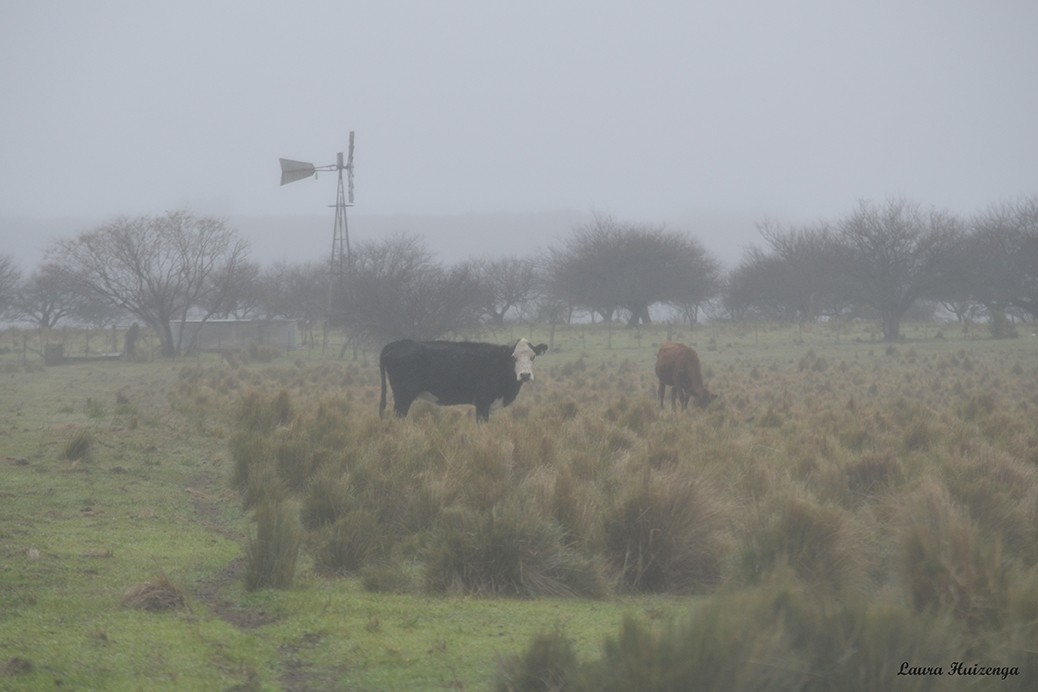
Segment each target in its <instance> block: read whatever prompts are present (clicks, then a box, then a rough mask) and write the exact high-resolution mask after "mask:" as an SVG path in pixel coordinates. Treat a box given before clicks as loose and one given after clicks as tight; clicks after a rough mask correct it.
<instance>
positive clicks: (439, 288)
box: [0, 196, 1038, 356]
mask: <svg viewBox="0 0 1038 692" xmlns="http://www.w3.org/2000/svg"><path fill="white" fill-rule="evenodd" d="M759 230H760V233H761V238H762V240H763V245H762V246H754V247H750V248H748V249H747V250H746V251H745V252H744V255H743V259H742V261H741V262H740V263H739V265H738V266H736V267H734V268H732V269H730V270H728V271H723V270H722V268H721V265H720V263H719V262H718V261H717V260H716V259H715V258H714V257H712V256H711V255H710V253H709V252H707V251H706V250H705V249H704V248H703V246H702V244H701V243H700V242H699V241H698V240H697V239H695V238H694V237H692V236H690V235H688V234H687V233H683V232H679V231H670V230H667V229H665V228H663V227H661V226H654V225H648V224H633V223H626V222H621V221H618V220H617V219H615V218H613V217H610V216H594V217H592V218H591V219H590V220H589V221H588V222H586V223H584V224H582V225H580V226H577V227H576V228H574V229H573V231H572V233H571V234H570V235H569V237H568V238H565V239H563V241H562V242H561V243H560V244H559V245H558V246H556V247H553V248H549V249H548V250H547V251H546V252H544V253H543V254H542V255H540V256H537V257H498V258H484V259H472V260H469V261H466V262H462V263H459V264H456V265H454V266H444V265H442V264H441V263H439V262H437V261H436V259H435V257H434V255H433V254H432V252H431V251H430V250H429V249H428V248H427V247H426V246H425V244H424V243H423V241H422V240H421V239H419V238H418V237H416V236H413V235H406V234H405V235H398V236H393V237H390V238H384V239H381V240H377V241H369V242H367V243H361V244H359V245H358V246H357V247H356V249H355V251H354V255H353V258H352V262H351V269H350V272H349V274H348V276H347V277H346V278H345V280H343V281H341V282H339V281H336V282H334V283H333V282H330V280H329V279H330V276H329V272H328V264H327V263H326V262H311V263H303V264H290V263H286V262H278V263H275V264H273V265H271V266H267V267H261V266H259V265H258V264H256V263H254V262H251V261H249V259H248V245H247V243H246V242H245V241H244V240H242V239H241V238H240V237H239V236H238V234H237V233H236V231H234V230H233V229H231V228H229V227H228V226H227V224H226V222H224V221H222V220H220V219H215V218H211V217H197V216H194V215H192V214H189V213H187V212H185V211H177V212H170V213H167V214H165V215H162V216H158V217H146V216H145V217H137V218H121V219H117V220H115V221H113V222H111V223H109V224H106V225H103V226H101V227H99V228H96V229H94V230H91V231H88V232H85V233H82V234H80V235H79V236H77V237H75V238H72V239H68V240H58V241H55V242H53V243H52V244H51V246H50V247H49V249H48V252H47V254H46V258H45V261H44V263H43V265H42V266H41V267H40V268H39V269H38V270H37V271H35V272H34V273H33V274H31V275H30V276H28V277H27V278H24V279H23V278H22V276H21V273H20V272H19V270H18V268H17V267H16V266H15V265H14V263H13V261H12V260H11V259H10V258H9V257H5V256H2V255H0V310H2V311H3V314H4V316H5V317H6V318H7V319H13V320H17V321H21V322H28V323H31V324H34V325H36V326H40V327H45V328H50V327H54V326H56V325H57V324H58V323H60V322H62V321H76V322H79V323H85V324H90V325H96V326H104V325H106V324H112V323H115V322H117V321H120V320H122V321H126V320H127V319H134V320H139V321H141V322H143V323H144V324H146V325H147V326H149V327H151V328H152V330H153V331H154V332H155V333H156V334H157V335H158V338H159V341H160V343H161V349H162V353H163V354H164V355H167V356H171V355H176V354H178V353H180V352H182V351H183V350H185V349H186V348H188V347H189V344H184V343H183V342H182V341H180V340H181V339H183V338H184V334H185V333H186V332H187V331H188V330H184V329H180V330H174V329H171V326H170V325H171V324H172V323H175V322H177V321H180V322H184V321H186V320H188V319H199V320H207V319H213V318H228V317H231V318H254V317H261V318H288V319H296V320H299V321H301V322H304V323H306V324H310V325H312V324H316V323H322V322H324V323H326V324H330V325H332V326H337V327H343V328H345V329H346V330H347V331H348V332H349V333H351V334H352V335H353V336H355V337H357V338H358V339H361V340H365V341H368V342H370V343H373V344H379V343H383V342H385V341H388V340H390V339H395V338H401V337H412V338H423V339H428V338H436V337H439V336H442V335H444V334H446V333H448V332H450V331H454V330H459V329H465V328H470V327H473V326H476V325H480V324H488V323H489V324H502V323H504V322H505V321H506V320H509V319H515V320H520V321H524V322H535V321H539V322H551V323H560V322H566V321H569V320H572V319H574V317H575V316H576V315H581V314H582V315H584V316H590V318H591V319H593V320H597V319H601V320H603V321H614V320H618V319H619V320H624V321H626V323H627V324H628V325H629V326H638V325H642V324H647V323H649V322H650V321H651V320H652V310H653V309H656V310H657V311H658V309H659V308H661V307H664V306H665V307H666V308H667V309H668V310H669V311H670V313H671V314H672V315H673V314H678V315H681V316H682V317H683V318H684V319H685V320H687V321H688V322H689V323H694V322H695V321H696V320H697V319H698V315H699V314H700V312H701V311H702V310H703V309H704V308H706V309H709V314H710V315H711V317H712V318H714V319H728V320H745V319H773V320H789V321H801V322H806V321H812V320H817V319H819V318H850V317H864V318H869V319H875V320H877V322H878V323H879V324H880V325H882V331H883V337H884V339H886V340H890V341H893V340H896V339H899V338H900V325H901V322H902V321H903V320H904V319H905V317H906V315H908V314H910V310H912V309H913V308H914V307H916V306H918V305H919V304H920V303H924V302H925V303H928V304H931V305H933V304H941V305H943V306H944V307H946V308H947V309H948V310H949V311H950V312H951V313H952V314H954V315H956V317H957V318H958V319H960V320H963V321H968V320H976V319H981V318H986V319H988V322H989V324H990V325H991V328H992V332H993V334H994V335H996V336H1005V335H1008V334H1010V333H1011V332H1012V325H1011V322H1010V318H1011V317H1013V316H1020V317H1023V318H1030V319H1035V318H1036V317H1038V196H1034V197H1028V198H1023V199H1020V200H1017V201H1014V202H1007V203H1002V204H999V205H995V206H992V207H990V208H989V209H987V210H985V211H983V212H982V213H980V214H977V215H976V216H975V217H973V218H970V219H965V220H964V219H960V218H958V217H956V216H954V215H951V214H948V213H946V212H942V211H939V210H936V209H932V208H924V207H923V206H921V205H919V204H917V203H915V202H912V201H909V200H906V199H904V198H892V199H889V200H887V201H886V202H884V203H880V204H876V203H873V202H867V201H862V202H860V203H859V204H858V206H857V208H855V209H854V210H853V211H852V212H851V213H849V214H847V215H846V216H844V217H842V218H840V219H837V220H835V221H832V222H826V221H823V222H819V223H816V224H812V225H807V226H799V227H783V226H781V225H779V224H775V223H772V222H764V223H762V224H760V226H759Z"/></svg>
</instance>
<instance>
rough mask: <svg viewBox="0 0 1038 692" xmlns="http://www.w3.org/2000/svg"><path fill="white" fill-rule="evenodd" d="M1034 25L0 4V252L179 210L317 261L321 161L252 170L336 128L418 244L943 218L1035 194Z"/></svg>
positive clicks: (409, 8) (647, 8)
mask: <svg viewBox="0 0 1038 692" xmlns="http://www.w3.org/2000/svg"><path fill="white" fill-rule="evenodd" d="M1036 36H1038V3H1035V2H1033V0H1010V1H1001V0H977V1H976V2H967V1H963V0H929V1H911V0H871V1H870V2H853V3H851V2H838V1H835V0H811V1H801V2H796V1H792V2H738V1H734V2H733V1H725V0H718V1H716V2H715V1H713V0H709V1H705V2H695V1H694V0H681V1H674V2H653V1H651V0H649V1H644V0H639V1H638V2H613V1H602V0H593V1H580V2H548V1H541V0H528V1H527V2H522V3H515V2H512V3H506V2H484V1H477V0H472V1H468V2H463V1H446V2H445V1H437V2H426V1H422V0H406V1H405V0H400V1H393V0H389V1H384V2H383V1H375V0H372V1H371V2H343V1H341V0H340V1H338V2H315V1H305V0H304V1H303V2H298V3H286V2H272V1H258V0H253V1H249V2H244V1H243V2H238V1H233V2H232V1H227V0H221V1H220V2H208V1H207V2H196V1H195V0H177V1H176V2H166V3H158V2H139V1H138V0H131V1H128V2H112V1H108V0H92V1H90V2H81V1H72V0H65V1H54V0H44V1H39V0H2V2H0V153H2V157H0V253H3V254H14V255H15V256H29V255H31V253H32V252H37V251H38V249H39V248H40V247H41V246H42V245H43V244H44V242H45V240H46V236H48V234H50V233H52V232H53V233H59V234H60V233H64V234H69V235H71V234H73V233H76V232H79V231H83V230H87V229H88V228H90V227H92V226H93V225H97V224H98V223H101V222H104V221H107V220H111V219H112V218H115V217H118V216H121V215H136V214H149V215H151V214H160V213H162V212H164V211H166V210H171V209H187V210H189V211H192V212H194V213H198V214H213V215H218V216H223V217H227V218H229V219H231V220H232V222H234V223H237V225H238V226H239V227H240V229H241V230H242V232H243V235H245V236H246V237H248V238H249V239H250V240H251V241H253V244H254V257H255V258H256V259H260V260H264V261H265V260H268V259H270V258H271V257H272V256H277V255H283V256H286V257H288V258H289V259H293V260H296V259H306V258H310V257H311V256H312V258H313V259H317V258H318V257H321V256H323V253H326V252H327V249H328V248H327V246H328V244H329V241H330V233H331V219H332V214H333V212H332V210H331V209H329V205H330V204H333V203H334V199H335V177H334V174H332V173H325V174H322V175H321V176H320V177H319V179H317V180H312V179H311V180H304V181H300V182H296V183H293V184H291V185H288V186H285V187H279V186H278V179H279V168H278V161H277V160H278V158H279V157H285V158H292V159H299V160H304V161H310V162H313V163H315V164H317V165H322V164H331V163H334V161H335V154H336V153H337V152H339V151H343V150H344V149H345V146H346V139H347V135H348V132H349V130H355V131H356V138H357V140H356V141H357V145H356V146H357V148H356V160H355V167H356V206H355V207H354V208H353V209H351V210H350V216H349V218H350V232H351V235H352V236H353V237H354V239H356V240H364V239H367V238H371V237H375V236H377V235H378V234H382V233H385V232H390V231H393V230H409V231H414V232H417V233H418V234H419V235H426V236H427V238H428V240H429V242H430V245H431V246H433V248H432V249H434V250H436V251H438V252H441V253H442V254H444V255H445V256H459V255H464V254H466V253H469V252H476V253H478V254H484V253H487V252H491V251H493V250H494V249H495V248H504V249H506V250H507V251H508V252H509V253H513V254H514V253H516V252H520V251H521V249H522V248H524V247H529V249H530V250H531V251H532V250H534V249H536V246H544V245H546V244H549V243H551V242H552V241H553V239H554V238H555V237H557V236H558V235H559V234H561V233H563V232H564V231H565V229H566V227H567V225H572V223H574V219H576V220H580V219H586V218H589V217H590V215H591V214H592V213H595V212H597V213H605V214H613V215H615V216H616V217H618V218H620V219H622V220H627V221H635V222H644V223H652V224H656V223H664V224H666V226H667V227H668V228H669V229H671V230H687V231H689V232H691V233H693V234H695V235H696V236H697V237H699V238H700V239H701V240H702V241H703V242H704V244H705V245H706V246H707V247H708V248H710V249H711V250H713V251H715V252H716V253H718V254H720V255H721V256H722V257H725V258H726V259H730V258H731V257H733V256H734V255H735V250H733V248H737V247H738V246H740V245H745V243H746V242H750V241H754V240H755V239H756V237H755V231H754V228H753V226H754V222H755V221H761V220H764V219H765V218H767V219H773V220H779V221H782V222H788V223H801V222H810V221H814V220H817V219H820V218H826V219H832V218H834V217H838V216H840V215H842V214H845V213H847V212H849V211H851V210H852V209H853V208H854V207H855V206H856V204H857V201H858V200H859V199H872V200H877V201H878V200H883V199H886V198H888V197H891V196H894V195H903V196H906V197H908V198H910V199H912V200H915V201H918V202H920V203H922V204H925V205H930V204H932V205H935V206H937V207H939V208H943V209H948V210H950V211H952V212H955V213H961V214H966V215H968V214H971V213H973V212H977V211H980V210H982V208H984V207H986V206H987V205H989V204H991V203H995V202H999V201H1005V200H1007V199H1012V198H1016V197H1018V196H1020V195H1024V194H1035V193H1038V132H1036V125H1035V123H1038V88H1036V83H1035V80H1036V77H1035V75H1036V74H1038V41H1036V40H1035V37H1036ZM498 214H504V215H506V216H505V217H503V218H508V219H511V220H512V222H513V223H503V224H501V225H500V228H495V226H496V224H495V223H494V222H493V219H494V218H496V215H498ZM527 214H529V215H530V216H529V217H524V215H527ZM302 216H306V217H308V218H310V219H311V222H312V225H313V230H312V231H311V230H309V229H310V226H306V228H307V229H308V230H306V232H305V233H304V232H296V233H292V234H289V235H290V237H287V238H286V237H284V234H282V235H281V237H279V238H273V237H271V234H272V233H276V232H274V231H271V230H270V223H269V219H270V218H271V217H276V218H288V217H302ZM322 218H323V219H326V221H325V222H324V226H323V230H322V227H321V223H320V222H318V221H317V220H318V219H322ZM523 218H527V220H528V232H527V237H525V238H524V237H522V236H523V231H522V227H523V222H522V219H523ZM516 219H519V221H516ZM547 219H550V221H548V220H547ZM261 220H266V221H264V222H263V223H260V221H261ZM437 220H438V221H437ZM445 220H454V221H452V223H453V222H457V223H456V225H457V227H458V228H459V229H463V228H465V223H466V221H469V222H472V226H471V228H469V229H468V230H473V229H476V228H479V229H482V230H481V231H480V233H479V235H478V239H477V240H473V239H469V240H465V239H464V237H461V235H459V233H453V234H452V233H450V232H446V231H443V226H444V224H445ZM437 223H438V224H439V228H440V229H441V230H440V231H435V230H434V229H433V226H435V225H436V224H437ZM429 224H431V225H429ZM448 225H449V224H448ZM303 226H304V224H299V225H298V227H299V228H302V227H303ZM41 229H44V230H41ZM46 229H50V230H46ZM264 229H266V230H264ZM517 235H518V237H517ZM311 236H312V237H311ZM516 248H519V250H517V249H516Z"/></svg>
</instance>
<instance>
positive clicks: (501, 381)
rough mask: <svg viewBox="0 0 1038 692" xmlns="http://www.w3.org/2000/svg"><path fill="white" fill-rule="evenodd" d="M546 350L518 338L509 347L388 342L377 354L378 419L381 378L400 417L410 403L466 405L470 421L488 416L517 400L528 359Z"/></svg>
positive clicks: (382, 407) (382, 404) (529, 370)
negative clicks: (470, 407) (472, 412)
mask: <svg viewBox="0 0 1038 692" xmlns="http://www.w3.org/2000/svg"><path fill="white" fill-rule="evenodd" d="M547 350H548V346H547V345H546V344H539V345H537V346H531V345H530V342H529V341H527V340H526V339H519V341H517V342H516V343H515V345H514V346H497V345H495V344H479V343H473V342H470V341H421V342H419V341H411V340H410V339H404V340H403V341H394V342H393V343H390V344H386V346H385V348H383V349H382V354H381V355H380V356H379V359H378V364H379V370H380V371H381V375H382V399H381V400H380V401H379V404H378V415H379V418H381V417H382V415H383V414H384V413H385V411H386V375H389V384H390V385H391V386H392V387H393V410H394V411H395V412H396V415H397V416H399V417H400V418H403V417H404V416H406V415H407V411H408V409H410V408H411V404H412V403H413V402H414V400H415V399H418V398H421V399H425V400H426V401H432V402H433V403H435V404H439V405H440V406H450V405H453V404H472V405H473V406H475V407H476V420H480V421H485V420H488V419H489V418H490V410H491V409H492V408H494V409H496V408H498V407H499V406H508V405H509V404H511V403H512V402H513V401H515V398H516V397H517V396H519V388H520V387H522V386H523V382H529V381H531V380H533V359H534V358H535V357H536V356H539V355H541V354H542V353H544V352H545V351H547Z"/></svg>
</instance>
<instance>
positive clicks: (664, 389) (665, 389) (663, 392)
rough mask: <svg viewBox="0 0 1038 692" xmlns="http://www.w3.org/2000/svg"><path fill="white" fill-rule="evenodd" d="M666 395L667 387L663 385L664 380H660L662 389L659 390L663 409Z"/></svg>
mask: <svg viewBox="0 0 1038 692" xmlns="http://www.w3.org/2000/svg"><path fill="white" fill-rule="evenodd" d="M666 393H667V385H665V384H663V380H660V388H659V395H660V408H663V397H664V395H665V394H666Z"/></svg>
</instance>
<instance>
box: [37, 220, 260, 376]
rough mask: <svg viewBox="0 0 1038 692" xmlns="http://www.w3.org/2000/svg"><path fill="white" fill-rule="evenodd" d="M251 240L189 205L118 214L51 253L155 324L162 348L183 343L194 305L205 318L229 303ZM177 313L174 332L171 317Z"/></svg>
mask: <svg viewBox="0 0 1038 692" xmlns="http://www.w3.org/2000/svg"><path fill="white" fill-rule="evenodd" d="M247 252H248V245H247V244H246V242H245V241H243V240H241V239H239V238H238V236H237V233H236V232H235V231H234V230H232V229H230V228H228V227H227V225H226V224H225V222H224V221H223V220H220V219H216V218H212V217H196V216H194V215H192V214H189V213H187V212H185V211H176V212H168V213H166V214H165V215H164V216H157V217H147V216H141V217H136V218H128V217H124V218H120V219H117V220H116V221H113V222H112V223H109V224H107V225H104V226H101V227H99V228H97V229H95V230H93V231H88V232H86V233H83V234H81V235H79V236H78V237H76V238H74V239H71V240H60V241H57V242H55V243H54V244H53V245H52V246H51V247H50V248H49V250H48V257H49V258H50V259H51V260H52V261H54V262H55V263H56V264H58V265H59V266H60V267H62V268H63V269H64V270H65V271H67V272H69V273H70V274H73V275H75V276H76V278H77V280H78V281H79V283H80V286H81V287H82V289H83V290H85V291H89V292H91V293H93V294H95V295H97V296H100V297H102V298H103V299H105V300H106V301H108V302H109V303H111V304H112V305H114V306H116V307H119V308H122V309H124V310H126V311H128V312H130V313H131V314H133V315H136V316H137V317H139V318H140V319H141V320H142V321H143V322H145V323H146V324H147V325H148V326H149V327H151V328H152V329H153V330H155V333H156V334H157V335H158V338H159V341H160V343H161V346H162V355H164V356H169V357H171V356H175V355H177V354H178V353H179V352H180V351H181V348H182V346H183V345H184V344H183V343H182V341H183V338H184V336H185V331H186V330H185V329H184V328H183V326H184V324H185V322H186V321H187V319H188V316H189V313H190V312H191V311H192V310H194V311H197V314H198V316H199V317H200V318H201V319H202V320H203V321H204V320H205V319H208V318H209V317H210V316H211V315H212V314H213V313H214V311H219V310H221V309H223V308H224V306H226V305H227V300H228V298H229V296H230V294H231V288H232V286H233V285H234V280H235V278H236V276H237V273H238V271H239V269H240V267H241V265H242V263H243V262H244V261H245V258H246V255H247ZM175 321H179V322H180V324H181V329H179V330H177V337H174V331H173V329H172V326H171V323H173V322H175Z"/></svg>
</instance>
